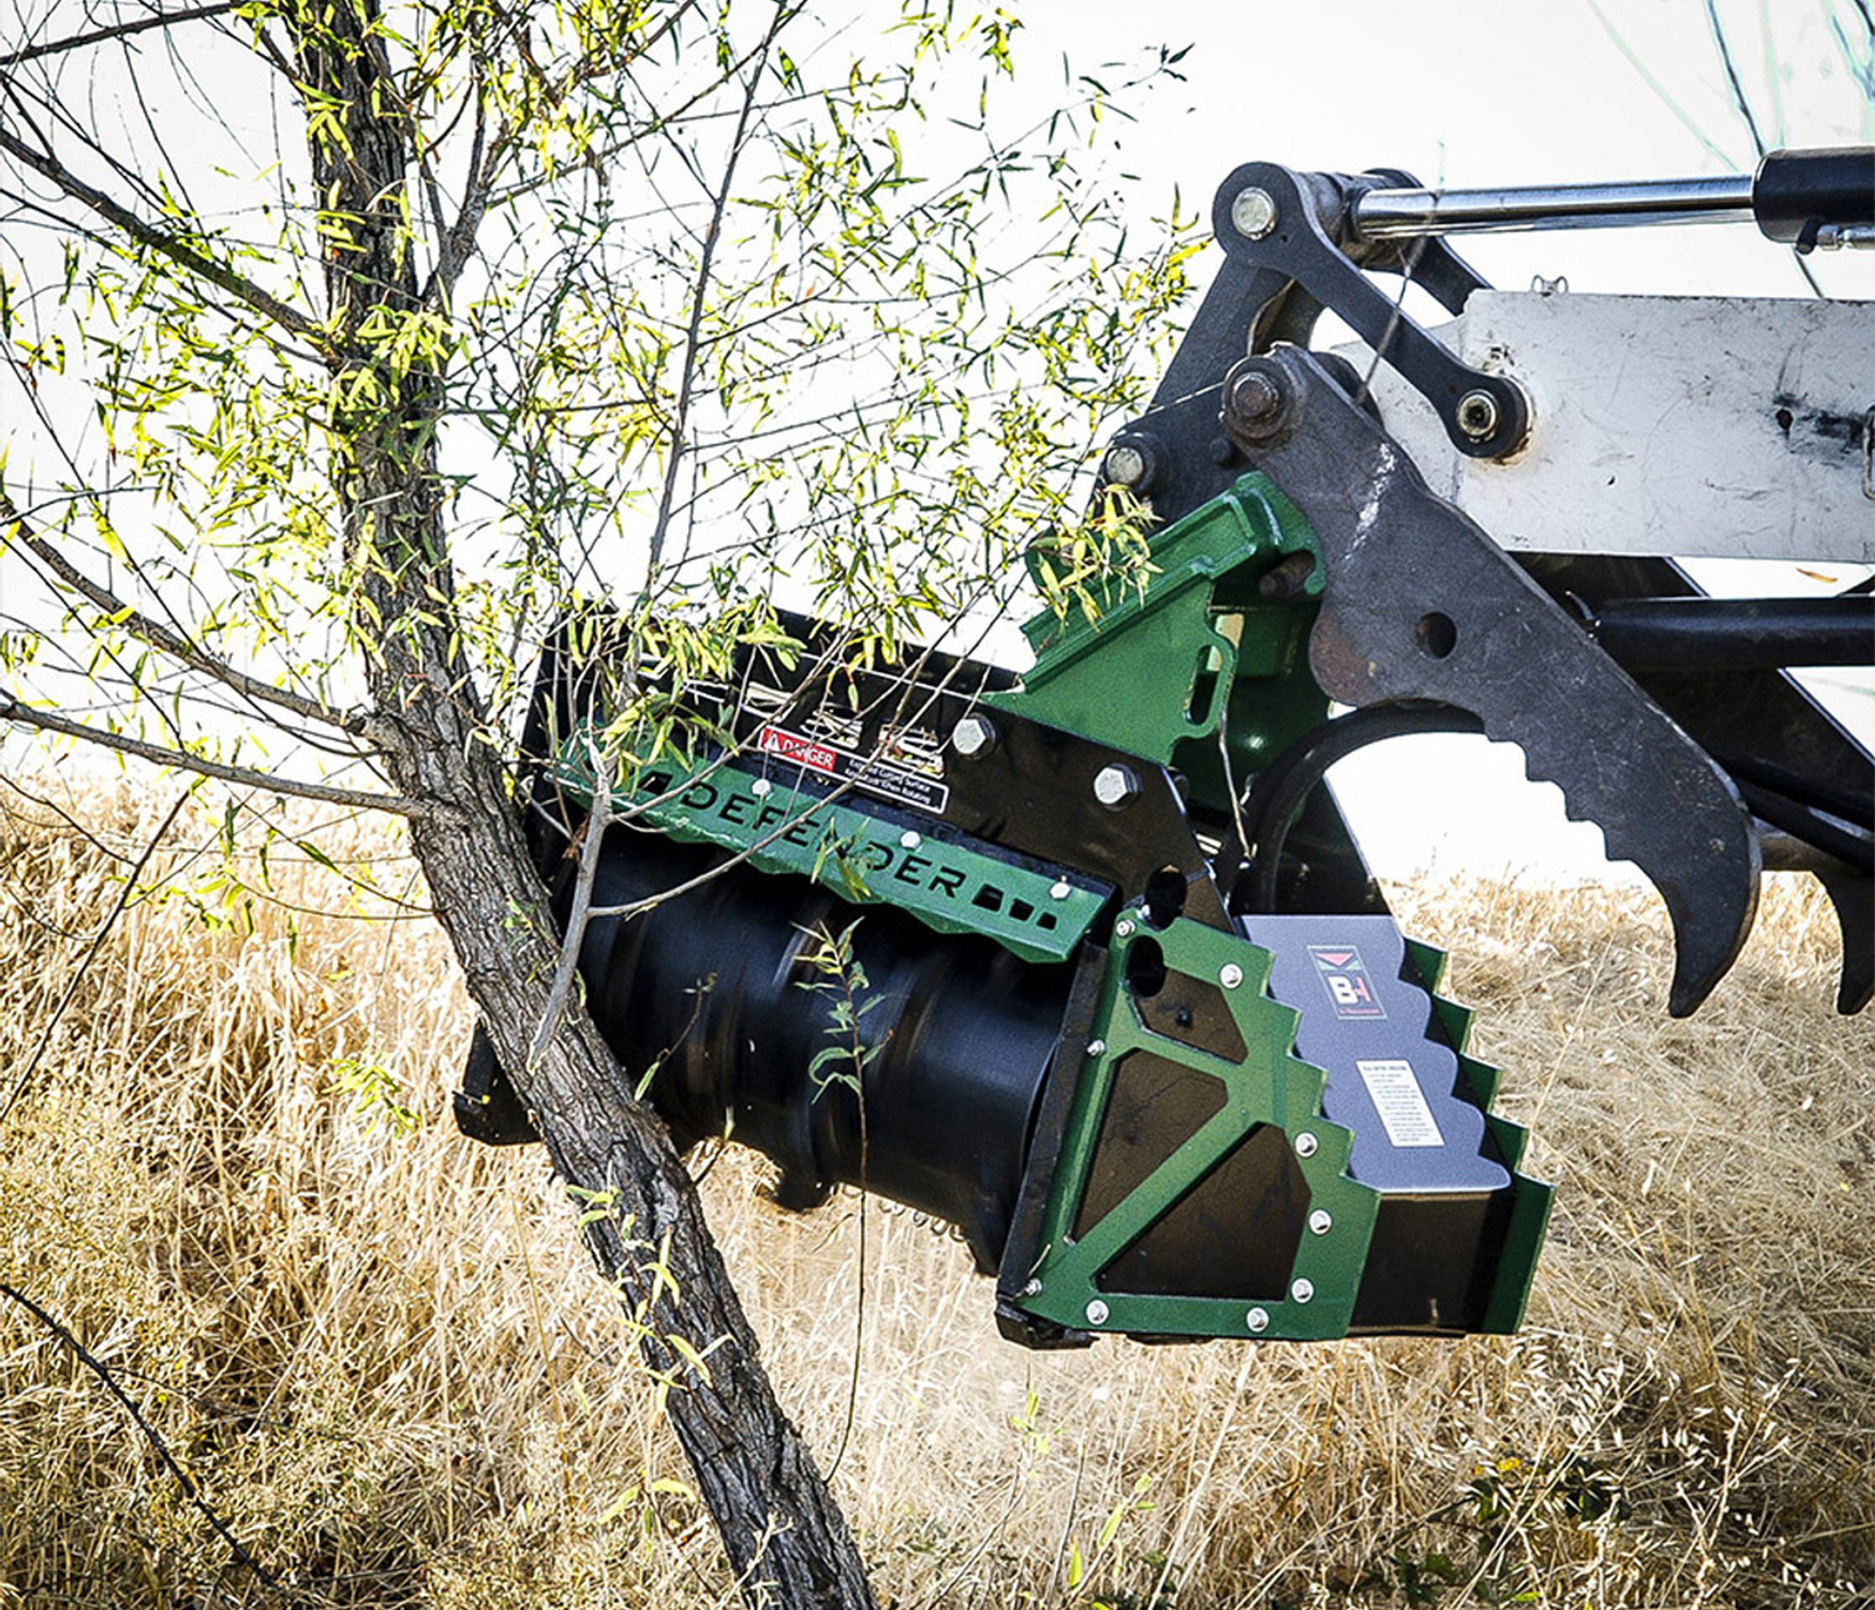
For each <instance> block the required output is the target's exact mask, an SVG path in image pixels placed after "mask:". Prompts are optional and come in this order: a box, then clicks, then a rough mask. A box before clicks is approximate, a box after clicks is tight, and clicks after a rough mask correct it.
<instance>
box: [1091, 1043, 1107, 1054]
mask: <svg viewBox="0 0 1875 1610" xmlns="http://www.w3.org/2000/svg"><path fill="white" fill-rule="evenodd" d="M1106 1051H1107V1042H1106V1041H1105V1040H1089V1041H1088V1042H1087V1054H1088V1055H1089V1056H1090V1057H1098V1056H1104V1055H1106Z"/></svg>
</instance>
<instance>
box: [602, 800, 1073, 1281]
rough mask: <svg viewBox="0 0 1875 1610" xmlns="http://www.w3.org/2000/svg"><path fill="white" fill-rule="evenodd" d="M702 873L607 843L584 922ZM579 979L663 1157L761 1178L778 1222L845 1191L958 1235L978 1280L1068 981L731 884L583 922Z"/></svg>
mask: <svg viewBox="0 0 1875 1610" xmlns="http://www.w3.org/2000/svg"><path fill="white" fill-rule="evenodd" d="M721 859H722V857H721V855H720V853H719V852H716V851H712V850H709V849H705V848H702V847H698V846H686V845H680V844H673V843H671V842H669V841H667V840H665V839H662V838H658V837H655V836H653V835H650V834H645V833H638V832H633V831H632V830H630V829H625V828H614V829H613V830H612V831H611V832H610V833H609V834H608V836H607V841H606V845H605V847H604V850H603V851H602V853H601V858H600V863H599V871H598V876H597V879H596V880H595V884H594V902H595V905H596V906H600V907H606V906H625V905H634V904H636V903H638V902H641V901H645V900H650V899H653V898H654V897H656V896H658V895H659V894H661V893H662V892H663V891H665V890H668V889H671V888H674V887H677V886H678V885H680V884H684V883H687V882H690V881H691V880H694V879H696V878H699V877H700V876H702V875H703V874H704V873H706V872H709V871H711V870H712V869H714V868H717V867H718V866H719V865H720V861H721ZM862 915H863V917H864V921H863V922H860V923H859V925H858V927H857V928H855V929H854V931H853V939H852V946H853V953H852V966H851V967H850V968H849V969H848V970H847V972H846V973H845V974H844V975H843V976H840V977H832V978H830V977H828V976H827V975H824V974H822V973H820V972H818V971H816V969H815V968H814V967H813V966H812V965H811V960H810V958H811V952H812V949H813V947H814V944H815V938H814V935H815V934H816V933H827V932H833V933H838V932H841V931H843V930H845V929H846V928H847V927H849V926H850V925H852V924H853V923H854V922H855V921H856V920H857V919H859V918H860V917H861V916H862ZM580 970H581V973H582V975H583V976H584V978H585V980H586V989H587V998H588V1001H589V1003H590V1005H591V1008H592V1012H593V1016H594V1019H595V1021H596V1022H597V1023H598V1024H599V1027H600V1030H601V1032H603V1033H604V1034H605V1036H606V1038H607V1040H608V1041H609V1042H610V1043H611V1045H612V1047H613V1049H614V1050H615V1051H616V1052H617V1053H618V1055H619V1057H620V1059H621V1060H622V1061H624V1062H625V1064H626V1065H627V1066H628V1067H637V1068H649V1067H652V1066H655V1068H656V1074H655V1077H653V1079H652V1081H651V1084H650V1091H649V1095H650V1100H651V1102H652V1105H654V1106H655V1107H656V1108H657V1110H658V1112H659V1113H660V1114H661V1115H662V1116H663V1117H664V1119H665V1121H666V1122H667V1123H669V1124H670V1126H671V1128H672V1131H673V1135H674V1138H675V1139H676V1141H677V1142H678V1144H679V1145H680V1146H684V1145H690V1144H692V1143H694V1142H696V1141H698V1140H700V1139H703V1138H704V1137H706V1136H710V1135H721V1134H724V1133H728V1134H731V1135H733V1136H734V1138H735V1139H736V1140H737V1141H738V1142H740V1143H742V1144H745V1145H748V1146H753V1147H754V1148H756V1149H757V1150H758V1151H760V1152H762V1153H763V1154H764V1155H766V1156H768V1157H770V1158H772V1159H773V1160H774V1161H775V1162H776V1163H777V1164H778V1165H779V1167H780V1169H781V1171H782V1180H783V1191H784V1194H785V1196H786V1198H787V1199H789V1200H790V1201H791V1202H792V1203H793V1204H794V1205H808V1204H810V1203H811V1202H813V1201H815V1200H817V1199H818V1198H819V1197H821V1196H823V1195H824V1194H825V1193H826V1191H827V1190H828V1189H829V1188H831V1187H832V1186H834V1185H836V1184H850V1185H858V1186H861V1187H863V1188H864V1189H866V1190H869V1191H874V1192H877V1193H879V1194H880V1195H883V1196H886V1197H889V1198H891V1199H893V1200H895V1201H899V1202H903V1203H905V1204H907V1205H908V1206H910V1207H913V1208H916V1209H918V1210H920V1211H922V1212H926V1213H931V1214H934V1215H936V1216H937V1217H939V1218H942V1219H944V1220H946V1221H947V1222H949V1223H951V1224H955V1225H958V1226H960V1227H961V1228H962V1230H963V1233H964V1237H965V1239H966V1241H967V1242H968V1243H969V1245H970V1248H971V1251H972V1252H973V1253H974V1254H975V1256H976V1259H977V1262H978V1264H979V1266H980V1267H982V1268H983V1269H985V1270H986V1271H987V1270H991V1269H994V1268H995V1267H996V1263H997V1260H998V1259H999V1258H1000V1256H1001V1254H1002V1250H1003V1244H1004V1242H1005V1240H1006V1239H1007V1237H1008V1233H1009V1223H1010V1219H1011V1216H1012V1215H1013V1213H1014V1211H1015V1205H1016V1196H1017V1192H1018V1189H1019V1188H1020V1186H1021V1183H1022V1174H1023V1167H1024V1163H1025V1160H1026V1154H1027V1147H1028V1139H1029V1130H1030V1124H1031V1121H1032V1119H1033V1117H1034V1111H1035V1106H1036V1102H1037V1099H1038V1097H1039V1094H1040V1090H1041V1084H1042V1076H1043V1074H1044V1072H1045V1071H1046V1069H1047V1067H1048V1064H1049V1061H1050V1059H1051V1058H1052V1057H1053V1055H1054V1053H1055V1047H1056V1044H1057V1041H1058V1040H1059V1038H1060V1036H1061V1032H1062V1018H1063V1013H1064V1011H1065V1009H1066V1006H1067V1001H1068V993H1069V986H1070V984H1071V982H1072V977H1073V969H1072V967H1069V966H1056V967H1039V966H1029V965H1024V964H1023V963H1021V962H1018V961H1017V960H1016V959H1015V958H1014V957H1012V956H1011V955H1009V953H1008V952H1006V951H1004V950H1002V949H1001V948H1000V947H999V946H996V945H994V944H991V943H990V942H989V941H987V940H981V939H975V938H943V937H940V936H938V935H935V934H933V933H932V932H931V931H930V930H929V929H928V928H926V927H924V926H923V925H922V924H921V923H919V922H917V921H916V920H915V919H913V918H911V917H909V916H907V915H905V914H904V913H901V912H896V911H892V910H890V909H883V908H879V907H869V908H866V909H865V910H864V911H863V913H862V911H861V910H860V909H859V908H856V907H852V906H848V905H846V904H845V903H843V902H841V901H839V900H836V899H834V898H833V897H832V896H831V895H828V894H826V893H824V892H823V891H821V890H819V889H816V888H814V887H813V886H811V885H809V884H807V883H805V882H804V881H802V880H799V879H794V878H778V877H768V876H764V875H762V874H760V873H756V872H751V871H748V870H746V869H743V868H730V869H726V870H721V871H719V872H718V875H717V876H715V877H711V878H708V879H706V880H705V881H704V882H703V883H702V884H701V886H700V887H697V888H694V889H691V890H690V891H689V892H687V893H685V894H682V895H679V896H677V897H676V898H674V899H669V900H666V901H664V902H663V903H661V904H659V905H657V906H656V908H655V909H653V910H649V911H645V912H642V913H640V914H639V915H638V916H636V917H633V918H631V919H629V920H627V919H623V918H619V917H605V918H599V919H596V920H595V921H593V922H592V923H591V925H590V926H589V927H588V929H587V933H586V942H585V944H584V946H583V947H582V949H581V952H580ZM861 975H863V977H864V980H865V983H864V986H863V987H859V986H858V984H857V980H858V978H859V977H860V976H861ZM815 985H819V986H822V987H819V988H815V987H812V986H815ZM847 985H853V986H855V998H856V1001H857V1002H858V1004H859V1005H861V1006H865V1007H867V1009H866V1010H865V1011H864V1012H863V1013H862V1014H861V1015H860V1016H859V1017H858V1024H859V1031H858V1036H857V1039H855V1038H854V1036H853V1035H852V1034H851V1033H850V1032H849V1031H847V1030H845V1029H843V1028H842V1027H841V1025H840V1022H839V1021H838V1019H837V1017H836V1014H835V1007H836V1005H837V1004H838V1002H839V1001H841V1000H842V999H843V998H844V994H843V991H844V989H845V987H846V986H847ZM868 1003H871V1004H870V1005H868ZM828 1051H832V1052H833V1053H834V1054H833V1055H832V1056H829V1057H822V1053H823V1052H828ZM862 1070H863V1071H862ZM862 1091H863V1108H864V1110H863V1115H862V1110H861V1109H862V1097H861V1092H862Z"/></svg>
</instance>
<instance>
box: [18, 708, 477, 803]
mask: <svg viewBox="0 0 1875 1610" xmlns="http://www.w3.org/2000/svg"><path fill="white" fill-rule="evenodd" d="M0 721H17V722H20V723H21V724H22V725H24V726H28V727H37V728H38V729H39V730H40V731H41V732H55V733H57V734H59V736H60V737H63V738H78V739H81V740H82V741H83V742H85V743H92V744H97V745H98V746H99V747H100V748H104V749H114V750H116V751H117V752H118V753H119V754H123V755H134V756H135V757H136V758H137V759H138V760H147V761H150V762H151V763H152V764H154V765H157V766H174V767H177V768H179V769H180V770H182V771H192V772H195V773H197V774H198V775H200V776H203V777H212V778H214V779H215V780H216V781H217V782H221V783H235V784H238V785H239V786H240V787H242V788H258V789H260V790H261V791H262V792H263V793H268V794H290V795H292V796H293V797H294V798H295V799H316V800H319V801H320V802H322V803H323V804H327V805H348V806H351V807H352V808H354V809H356V810H361V811H389V812H390V813H391V814H392V815H394V816H408V817H437V816H444V815H447V814H448V812H447V811H446V810H445V808H444V807H443V806H441V805H439V804H437V803H435V802H434V801H432V800H424V799H407V798H405V797H404V796H403V795H401V794H368V793H365V792H363V791H362V790H359V789H355V788H334V787H332V786H331V785H330V784H328V783H302V782H295V781H294V780H293V779H291V778H288V777H279V776H276V775H274V774H273V773H271V772H264V771H255V770H253V769H252V768H251V767H247V766H228V765H224V764H223V763H222V762H221V761H219V760H207V759H204V758H203V757H202V756H201V755H192V754H190V753H188V751H187V750H183V749H165V748H164V747H163V746H162V745H160V744H152V743H145V742H144V741H143V740H142V739H140V738H127V737H125V736H124V735H123V734H122V733H117V732H106V731H105V730H103V729H102V728H99V727H87V726H86V725H84V723H83V722H79V721H71V720H68V719H67V718H66V717H64V716H56V715H54V714H52V712H51V711H49V710H35V709H33V708H32V707H31V706H30V705H25V704H21V703H20V702H19V700H18V699H16V698H14V697H13V696H12V695H11V694H8V693H0Z"/></svg>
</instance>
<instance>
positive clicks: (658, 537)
mask: <svg viewBox="0 0 1875 1610" xmlns="http://www.w3.org/2000/svg"><path fill="white" fill-rule="evenodd" d="M787 15H788V13H787V12H786V11H784V10H781V9H779V8H777V10H776V12H775V18H774V21H773V22H771V23H770V24H769V26H768V31H767V33H765V34H764V35H763V36H762V42H761V45H760V46H759V47H758V48H757V50H756V51H755V52H753V54H754V55H755V57H756V60H755V63H754V66H753V68H752V69H751V71H750V73H749V80H748V83H747V84H746V85H745V86H744V88H743V92H742V113H741V116H740V117H738V118H737V119H736V132H735V137H734V138H733V139H732V140H731V141H730V142H729V155H728V157H727V158H726V159H725V160H724V162H723V182H722V184H721V185H720V186H718V187H717V191H716V199H715V204H714V206H713V207H712V208H711V211H710V227H709V232H708V233H707V234H706V235H705V236H704V237H703V256H702V260H701V261H700V262H699V263H698V264H697V278H696V284H695V285H694V287H693V288H692V291H691V296H690V324H689V328H688V330H687V331H686V332H685V337H684V369H683V376H682V378H681V379H680V381H679V382H678V388H677V408H676V411H675V412H674V413H673V414H672V416H671V452H670V459H669V461H668V462H667V463H666V464H665V466H664V491H663V494H662V496H661V497H660V498H659V500H658V516H657V520H656V522H655V523H654V524H653V525H652V527H651V541H650V559H649V569H650V570H651V571H652V572H654V573H655V572H656V570H657V568H658V562H659V561H660V560H661V559H662V558H663V557H664V543H665V539H666V537H667V536H668V535H669V532H670V523H671V505H672V503H673V502H674V501H675V499H676V497H677V472H678V468H679V466H680V464H681V462H682V459H683V456H684V429H685V427H686V425H687V423H688V421H689V418H690V393H691V390H692V388H693V387H694V386H695V384H696V376H697V359H698V356H699V354H700V350H701V349H700V343H699V340H698V337H699V335H700V333H701V331H702V328H703V309H704V307H705V306H706V305H707V303H708V300H709V292H710V272H711V265H712V264H713V262H714V260H715V257H716V242H717V239H718V237H719V236H720V235H721V234H722V228H723V214H724V213H725V212H726V211H727V210H728V207H729V190H730V187H731V185H733V184H734V183H735V178H736V163H737V162H738V161H740V160H741V157H742V152H743V147H744V145H745V144H746V142H747V140H748V135H749V121H750V119H751V118H752V117H753V116H754V115H755V98H756V93H757V91H758V89H759V88H760V85H761V82H762V73H763V71H764V70H765V69H766V68H767V66H768V51H769V48H770V47H771V46H772V45H773V44H774V42H775V36H776V35H777V34H778V33H779V32H780V31H781V25H782V22H783V21H784V20H785V19H786V17H787Z"/></svg>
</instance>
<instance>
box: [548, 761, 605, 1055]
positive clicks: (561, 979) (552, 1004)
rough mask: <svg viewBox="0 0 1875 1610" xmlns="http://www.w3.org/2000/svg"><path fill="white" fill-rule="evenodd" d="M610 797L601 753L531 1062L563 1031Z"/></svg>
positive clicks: (582, 828) (582, 826) (581, 830)
mask: <svg viewBox="0 0 1875 1610" xmlns="http://www.w3.org/2000/svg"><path fill="white" fill-rule="evenodd" d="M611 797H612V767H611V762H610V761H609V760H607V758H606V757H605V756H604V755H603V754H600V755H598V756H597V757H596V772H595V776H594V779H593V802H594V803H593V809H592V813H591V814H590V815H589V816H588V817H587V818H586V820H585V822H584V823H583V824H582V825H581V827H580V834H581V839H580V846H579V878H578V880H577V881H576V882H575V883H574V885H573V909H572V910H571V911H569V912H568V913H567V919H566V934H565V936H564V937H563V938H562V939H561V941H560V961H559V965H558V966H556V967H555V968H554V974H553V988H552V990H550V991H549V992H548V995H547V1005H546V1008H545V1010H544V1011H542V1013H541V1014H540V1026H539V1027H538V1028H536V1029H535V1030H534V1044H533V1047H532V1049H531V1051H530V1053H529V1061H530V1064H531V1063H532V1061H533V1060H534V1059H535V1058H538V1057H539V1056H541V1055H542V1054H543V1053H544V1052H545V1051H546V1049H547V1046H548V1044H549V1042H551V1041H552V1039H553V1037H554V1035H556V1034H557V1033H559V1032H560V1017H561V1014H562V1013H563V1012H564V1011H565V1010H566V1002H567V997H568V996H569V995H571V994H572V991H573V980H574V978H575V977H576V976H577V975H578V972H579V953H580V949H581V947H582V946H583V945H584V944H585V943H586V919H587V917H588V915H589V914H590V913H591V911H592V888H593V881H594V879H596V878H597V877H598V875H599V850H600V847H601V846H602V845H603V844H604V843H605V830H606V825H607V823H608V821H609V820H610V818H609V816H608V813H607V811H606V809H605V807H604V806H602V805H600V804H599V803H598V802H599V801H601V800H610V799H611Z"/></svg>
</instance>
